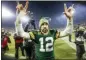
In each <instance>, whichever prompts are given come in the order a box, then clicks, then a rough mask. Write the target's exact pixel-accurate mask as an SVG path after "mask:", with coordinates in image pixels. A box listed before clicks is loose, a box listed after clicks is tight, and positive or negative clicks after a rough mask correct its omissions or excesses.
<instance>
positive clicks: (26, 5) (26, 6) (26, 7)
mask: <svg viewBox="0 0 86 60" xmlns="http://www.w3.org/2000/svg"><path fill="white" fill-rule="evenodd" d="M28 4H29V2H28V0H26V4H25V7H24V10H25V11H27V9H28Z"/></svg>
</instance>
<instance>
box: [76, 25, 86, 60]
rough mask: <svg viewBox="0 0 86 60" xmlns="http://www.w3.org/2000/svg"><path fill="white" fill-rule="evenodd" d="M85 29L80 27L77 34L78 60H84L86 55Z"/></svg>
mask: <svg viewBox="0 0 86 60" xmlns="http://www.w3.org/2000/svg"><path fill="white" fill-rule="evenodd" d="M85 36H86V35H85V33H84V28H83V27H82V26H79V27H78V28H77V29H76V32H75V44H76V50H77V52H76V55H77V60H82V57H83V54H84V53H85V47H84V40H85Z"/></svg>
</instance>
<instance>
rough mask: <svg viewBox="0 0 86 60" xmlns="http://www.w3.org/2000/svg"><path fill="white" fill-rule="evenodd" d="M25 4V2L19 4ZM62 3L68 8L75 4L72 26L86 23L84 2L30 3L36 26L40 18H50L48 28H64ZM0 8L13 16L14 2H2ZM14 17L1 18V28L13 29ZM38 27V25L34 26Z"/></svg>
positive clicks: (85, 5) (85, 3)
mask: <svg viewBox="0 0 86 60" xmlns="http://www.w3.org/2000/svg"><path fill="white" fill-rule="evenodd" d="M20 3H23V4H25V2H20ZM64 3H66V4H67V6H68V7H69V6H70V5H72V4H75V6H74V8H75V15H74V24H78V23H82V22H86V2H84V1H83V2H66V1H65V2H64V1H30V2H29V9H28V10H30V11H32V12H33V13H34V19H35V20H36V24H38V21H39V19H40V18H41V17H50V18H51V21H50V27H51V28H57V27H65V25H66V19H65V18H64V17H63V16H62V15H63V14H62V12H63V11H64ZM2 6H5V7H8V8H9V9H10V10H11V11H12V12H13V13H14V14H15V12H16V2H15V1H8V2H6V1H3V2H2ZM15 19H16V17H15V16H14V17H10V18H9V19H7V18H2V27H12V28H14V22H15ZM36 26H37V27H38V25H36Z"/></svg>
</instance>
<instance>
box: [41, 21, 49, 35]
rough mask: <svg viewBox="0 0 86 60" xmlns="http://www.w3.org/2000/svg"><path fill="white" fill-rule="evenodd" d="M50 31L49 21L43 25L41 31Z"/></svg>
mask: <svg viewBox="0 0 86 60" xmlns="http://www.w3.org/2000/svg"><path fill="white" fill-rule="evenodd" d="M48 31H49V26H48V23H46V22H45V23H43V24H42V25H41V32H42V33H43V34H45V33H48Z"/></svg>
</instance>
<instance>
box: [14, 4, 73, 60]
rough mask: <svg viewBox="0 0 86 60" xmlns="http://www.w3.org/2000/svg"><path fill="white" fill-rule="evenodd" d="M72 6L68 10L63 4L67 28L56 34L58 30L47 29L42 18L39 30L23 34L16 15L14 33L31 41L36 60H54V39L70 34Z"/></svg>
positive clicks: (18, 17)
mask: <svg viewBox="0 0 86 60" xmlns="http://www.w3.org/2000/svg"><path fill="white" fill-rule="evenodd" d="M73 10H74V8H73V5H72V6H70V7H69V8H67V7H66V4H64V14H65V16H66V18H67V26H66V28H65V30H64V31H62V32H58V30H51V29H50V28H49V22H48V20H47V19H46V18H45V17H43V18H41V19H40V21H39V30H38V31H31V32H29V33H27V32H25V31H24V30H23V27H22V23H21V19H20V18H21V17H22V15H20V14H19V15H20V16H19V15H18V16H17V18H16V22H15V25H16V27H15V28H16V32H17V34H19V35H21V36H22V37H24V38H28V39H31V40H33V41H34V42H35V43H36V44H35V55H36V60H54V41H55V40H56V38H59V37H64V36H67V35H69V34H71V33H72V31H73V13H72V11H73ZM20 12H21V11H20Z"/></svg>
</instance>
